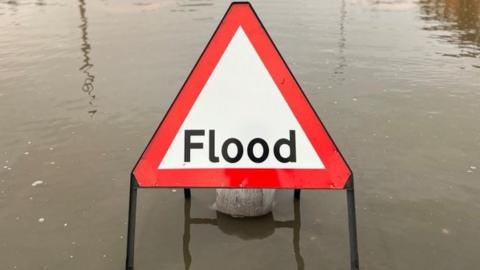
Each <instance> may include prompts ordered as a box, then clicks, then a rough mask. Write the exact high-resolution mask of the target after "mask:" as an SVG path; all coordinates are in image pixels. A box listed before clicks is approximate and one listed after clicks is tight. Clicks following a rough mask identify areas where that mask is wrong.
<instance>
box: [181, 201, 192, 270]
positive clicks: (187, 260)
mask: <svg viewBox="0 0 480 270" xmlns="http://www.w3.org/2000/svg"><path fill="white" fill-rule="evenodd" d="M190 205H191V202H190V200H185V202H184V206H183V214H184V218H183V263H184V264H185V270H189V269H190V265H191V264H192V255H191V253H190V223H191V222H190Z"/></svg>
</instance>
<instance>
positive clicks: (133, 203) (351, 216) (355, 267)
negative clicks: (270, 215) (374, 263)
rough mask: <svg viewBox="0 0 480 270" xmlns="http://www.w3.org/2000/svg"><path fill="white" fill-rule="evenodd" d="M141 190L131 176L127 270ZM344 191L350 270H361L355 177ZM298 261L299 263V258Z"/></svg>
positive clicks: (186, 193)
mask: <svg viewBox="0 0 480 270" xmlns="http://www.w3.org/2000/svg"><path fill="white" fill-rule="evenodd" d="M141 188H142V187H140V186H139V185H138V183H137V180H136V179H135V176H134V175H133V174H131V177H130V197H129V206H128V233H127V258H126V264H125V269H126V270H133V269H134V256H135V224H136V217H137V193H138V190H139V189H141ZM320 190H322V189H320ZM343 190H345V191H346V195H347V196H346V197H347V212H348V232H349V244H350V269H351V270H359V269H360V266H359V256H358V240H357V218H356V210H355V188H354V184H353V175H351V176H350V179H349V180H348V182H347V184H346V185H345V188H344V189H343ZM300 191H301V190H300V189H295V190H294V199H295V200H296V201H299V200H300ZM191 196H192V195H191V190H190V188H188V187H187V188H184V197H185V200H190V199H191ZM188 210H190V209H188ZM295 233H296V232H295V231H294V237H295ZM298 233H299V232H298ZM297 237H298V236H297ZM184 244H185V243H184ZM295 248H296V247H295ZM184 251H185V250H184ZM184 255H185V254H184ZM296 259H297V261H298V258H296ZM302 261H303V260H302Z"/></svg>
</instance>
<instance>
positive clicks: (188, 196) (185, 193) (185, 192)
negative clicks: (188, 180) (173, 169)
mask: <svg viewBox="0 0 480 270" xmlns="http://www.w3.org/2000/svg"><path fill="white" fill-rule="evenodd" d="M183 195H185V199H190V198H191V197H192V193H191V192H190V189H189V188H184V189H183Z"/></svg>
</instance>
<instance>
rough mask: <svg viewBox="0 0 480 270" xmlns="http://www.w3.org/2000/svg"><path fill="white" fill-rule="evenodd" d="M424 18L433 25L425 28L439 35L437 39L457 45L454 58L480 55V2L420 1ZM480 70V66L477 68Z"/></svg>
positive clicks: (463, 0)
mask: <svg viewBox="0 0 480 270" xmlns="http://www.w3.org/2000/svg"><path fill="white" fill-rule="evenodd" d="M418 3H419V5H420V7H421V13H422V15H421V18H422V19H424V20H426V21H428V22H430V24H429V25H427V26H425V27H424V28H423V29H424V30H427V31H434V32H438V34H436V35H435V37H436V38H438V39H441V40H445V41H448V42H451V43H455V44H458V46H459V47H460V49H461V50H460V52H459V53H457V54H451V53H450V54H443V55H445V56H452V57H479V56H480V0H421V1H419V2H418ZM476 67H478V68H480V65H479V66H476Z"/></svg>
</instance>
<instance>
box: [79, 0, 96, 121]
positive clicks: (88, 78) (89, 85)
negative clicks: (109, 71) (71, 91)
mask: <svg viewBox="0 0 480 270" xmlns="http://www.w3.org/2000/svg"><path fill="white" fill-rule="evenodd" d="M78 2H79V4H78V8H79V9H80V20H81V22H82V23H81V24H80V26H79V28H80V30H81V31H82V46H81V50H82V55H83V65H82V66H81V67H80V68H79V70H80V71H82V73H83V74H85V79H84V80H83V84H82V91H83V92H85V93H87V95H88V96H89V97H90V101H89V104H90V105H92V106H93V102H94V100H95V94H94V92H93V90H94V89H95V86H94V84H93V82H94V80H95V76H94V75H93V74H91V73H90V69H91V68H92V67H93V64H92V63H90V51H91V49H92V47H91V45H90V43H89V42H88V19H87V16H86V12H87V9H86V8H87V7H86V4H85V0H78ZM96 112H97V110H96V109H92V110H89V111H88V113H89V114H90V115H91V116H93V115H94V114H95V113H96Z"/></svg>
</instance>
